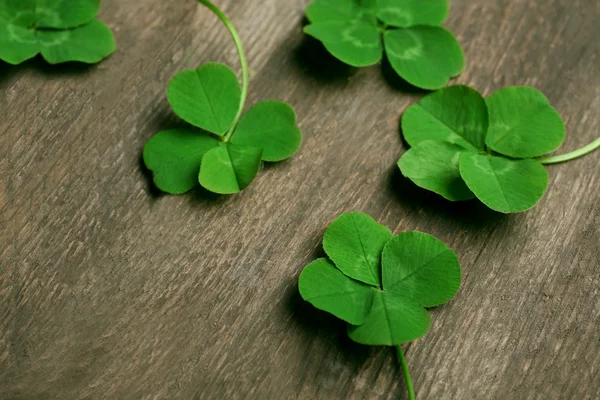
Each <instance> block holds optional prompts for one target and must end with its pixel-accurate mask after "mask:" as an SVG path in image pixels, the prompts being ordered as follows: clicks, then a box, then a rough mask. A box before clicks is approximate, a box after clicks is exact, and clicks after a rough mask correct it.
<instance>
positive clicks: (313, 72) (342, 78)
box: [294, 18, 358, 84]
mask: <svg viewBox="0 0 600 400" xmlns="http://www.w3.org/2000/svg"><path fill="white" fill-rule="evenodd" d="M307 24H308V20H307V19H306V18H304V19H303V20H302V23H301V26H302V27H304V26H305V25H307ZM302 35H303V37H302V40H301V42H300V44H299V45H298V46H297V47H296V48H295V49H294V64H295V65H296V66H297V67H298V68H299V69H300V70H301V71H303V72H305V73H306V74H308V75H310V76H311V77H313V78H314V79H316V80H317V81H319V82H321V83H344V84H346V83H347V82H348V80H349V79H350V78H351V77H352V75H353V74H354V73H356V72H357V70H358V69H357V68H355V67H352V66H350V65H348V64H346V63H343V62H342V61H340V60H338V59H337V58H335V57H334V56H332V55H331V53H329V51H327V49H326V48H325V46H323V43H321V42H320V41H319V40H317V39H315V38H313V37H312V36H309V35H307V34H305V33H303V32H302Z"/></svg>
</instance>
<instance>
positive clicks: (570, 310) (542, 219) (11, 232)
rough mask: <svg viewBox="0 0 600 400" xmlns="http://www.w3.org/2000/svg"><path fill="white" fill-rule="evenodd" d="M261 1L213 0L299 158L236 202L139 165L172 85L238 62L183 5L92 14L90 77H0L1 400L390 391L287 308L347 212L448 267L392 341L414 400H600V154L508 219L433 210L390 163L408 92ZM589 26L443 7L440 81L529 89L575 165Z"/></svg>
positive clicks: (333, 332)
mask: <svg viewBox="0 0 600 400" xmlns="http://www.w3.org/2000/svg"><path fill="white" fill-rule="evenodd" d="M260 3H261V4H260V6H258V5H257V4H256V2H251V1H250V0H236V1H234V0H228V1H225V0H223V1H220V2H219V4H220V5H221V6H222V7H223V8H224V9H225V11H226V12H227V13H228V14H229V15H230V16H231V17H232V19H233V21H234V23H235V24H236V26H237V27H238V28H239V31H240V34H241V36H242V38H243V39H244V41H245V44H246V47H247V52H248V57H249V60H250V64H251V66H252V69H253V79H252V83H251V94H250V98H249V102H250V103H252V102H255V101H259V100H263V99H268V98H277V99H283V100H286V101H288V102H290V103H292V104H293V105H294V107H295V108H296V111H297V113H298V115H299V122H300V124H301V127H302V129H303V131H304V134H305V143H304V146H303V148H302V150H301V152H300V153H299V154H298V155H297V156H295V157H294V158H293V159H291V160H289V161H287V162H284V163H280V164H278V165H276V166H269V167H267V168H265V169H264V170H263V171H262V172H261V174H260V176H259V178H258V179H257V181H256V182H254V183H253V184H252V185H251V186H250V187H249V188H248V189H247V190H246V191H244V192H243V193H241V194H240V195H237V196H233V197H226V198H215V197H211V196H206V195H205V194H203V193H201V192H198V193H196V194H189V195H184V196H179V197H168V196H158V195H156V193H155V191H153V190H152V189H151V186H150V184H149V181H148V179H147V175H146V173H145V172H144V171H143V169H142V168H141V166H140V153H141V149H142V148H143V145H144V143H145V142H146V141H147V140H148V139H149V138H150V137H151V136H152V135H153V134H155V133H156V132H158V131H159V130H160V129H163V128H166V127H169V126H174V125H175V124H178V121H177V120H176V118H174V116H173V115H172V114H171V112H170V110H169V107H168V104H167V102H166V97H165V87H166V84H167V82H168V80H169V79H170V78H171V77H172V76H173V75H174V74H175V73H176V72H177V71H179V70H181V69H183V68H188V67H195V66H197V65H199V64H200V63H202V62H205V61H213V60H214V61H222V62H227V63H229V64H232V65H233V66H237V60H236V54H235V50H234V48H233V45H232V44H231V42H230V40H229V37H228V35H227V32H226V31H225V30H224V29H223V28H222V27H221V26H220V24H219V22H218V21H217V19H216V18H214V17H213V16H212V15H211V14H210V13H209V12H207V11H206V10H205V9H203V8H202V7H200V6H198V5H197V4H195V3H194V2H192V1H189V2H180V3H177V4H175V3H174V2H164V1H158V0H144V1H141V0H131V1H127V2H123V1H117V0H105V1H104V5H103V11H102V14H101V17H102V19H103V20H104V21H106V22H107V23H109V25H110V26H111V27H112V28H113V29H114V30H115V33H116V36H117V40H118V45H119V51H118V52H117V53H116V54H115V55H113V56H112V57H111V58H110V59H108V60H106V61H105V62H103V63H101V64H100V65H98V66H96V67H91V68H81V67H74V66H70V67H68V68H67V69H66V70H65V69H63V68H56V67H48V66H46V65H44V64H43V63H41V62H39V61H33V62H28V63H26V64H25V65H22V66H19V67H8V66H6V65H4V64H0V112H1V113H2V114H1V118H0V154H2V155H3V156H2V158H0V171H1V173H0V226H1V227H2V229H1V230H0V398H2V399H5V398H6V399H32V398H40V399H53V398H57V399H58V398H60V399H87V398H111V399H135V398H144V399H173V398H183V399H189V398H202V399H224V398H227V399H230V398H231V399H250V398H260V399H338V398H339V399H342V398H344V399H346V398H352V399H354V398H357V399H358V398H374V399H392V398H404V397H405V393H404V391H405V390H404V386H403V378H402V375H401V372H400V371H399V367H398V365H397V364H396V361H395V359H394V354H393V352H392V351H391V350H389V349H376V348H366V347H362V346H358V345H355V344H353V343H351V342H350V341H349V340H348V339H347V338H345V336H344V329H343V326H342V325H341V324H339V323H337V322H336V321H334V320H333V319H332V318H330V317H329V316H327V315H325V314H322V313H319V312H316V311H315V310H313V309H312V308H311V307H310V306H308V305H307V304H305V303H303V302H302V301H301V299H299V297H298V295H297V288H296V281H297V277H298V274H299V272H300V271H301V269H302V267H303V266H304V265H305V264H307V263H308V262H310V261H311V260H313V259H314V258H315V256H316V255H318V254H319V252H320V250H319V243H320V240H321V238H322V234H323V231H324V229H325V227H326V225H327V224H328V223H329V222H330V221H331V220H332V219H333V218H335V216H337V215H338V214H339V213H340V212H343V211H348V210H360V211H364V212H367V213H369V214H371V215H372V216H374V217H375V218H376V219H378V220H379V221H380V222H382V223H386V224H387V225H388V226H390V227H391V228H393V229H394V230H395V231H396V232H400V231H403V230H408V229H419V230H423V231H427V232H429V233H431V234H434V235H436V236H438V237H439V238H440V239H442V240H444V241H445V242H446V243H448V244H449V245H450V246H451V247H452V248H453V249H455V250H456V251H457V253H458V254H459V256H460V257H461V260H462V264H463V269H464V284H463V287H462V290H461V292H460V293H459V295H458V296H457V298H456V300H454V301H453V302H451V303H450V304H449V305H447V306H444V307H441V308H439V309H437V310H435V311H433V317H434V325H433V327H432V330H431V332H430V333H429V334H428V335H427V336H426V337H425V338H423V339H421V340H419V341H416V342H414V343H412V344H410V345H409V346H407V356H408V361H409V364H410V367H411V371H412V374H413V379H414V381H415V385H416V390H417V392H418V395H419V398H421V399H507V398H518V399H526V398H527V399H529V398H531V399H537V398H540V399H575V398H577V399H598V398H600V385H599V384H598V383H597V382H598V381H599V378H600V355H599V354H600V320H599V318H600V296H599V289H598V288H599V285H600V254H599V243H600V232H599V229H598V225H599V224H600V205H599V204H600V194H599V192H598V190H597V188H598V186H599V184H600V178H599V177H598V173H597V172H598V157H599V155H598V154H595V155H592V156H588V157H586V158H584V159H581V160H578V161H575V162H572V163H569V164H565V165H561V166H553V167H550V174H551V188H550V190H549V192H548V194H547V195H546V197H545V198H544V200H543V201H542V202H541V203H540V205H539V206H538V207H537V208H536V209H534V210H532V211H530V212H527V213H525V214H520V215H513V216H507V217H506V216H499V215H496V214H494V213H492V212H490V211H488V210H486V209H484V207H482V206H479V205H477V204H476V203H472V202H469V203H464V204H449V203H447V202H444V201H441V200H439V199H438V198H437V197H435V196H433V195H430V194H428V193H424V192H423V191H420V190H418V189H416V188H415V187H414V186H413V185H412V184H410V183H408V182H406V181H405V180H403V179H402V178H401V177H400V174H399V173H398V172H396V167H395V162H396V160H397V158H398V156H399V155H400V154H401V152H402V151H404V150H403V145H402V142H401V140H400V138H399V134H398V117H399V116H400V115H401V112H402V111H403V110H404V109H405V108H406V107H407V106H408V105H409V104H412V103H413V102H414V101H416V100H417V99H418V98H419V97H420V96H421V93H419V92H415V91H407V90H406V88H405V87H404V86H403V85H400V84H398V83H397V82H395V81H394V80H393V79H389V74H382V70H381V68H380V67H373V68H368V69H361V70H349V69H347V68H345V67H343V66H341V65H339V63H336V62H335V61H333V60H331V59H330V58H328V57H327V56H326V54H325V53H324V52H323V51H322V49H320V47H319V46H317V45H315V43H314V42H311V41H310V40H307V39H306V38H305V37H304V35H303V34H302V31H301V26H302V20H303V9H304V7H305V5H306V4H307V1H306V0H289V1H285V2H284V1H276V0H264V1H262V2H260ZM598 20H600V3H598V2H597V1H594V0H545V1H542V0H497V1H486V2H471V1H467V0H454V1H453V6H452V11H451V16H450V19H449V22H448V23H447V26H448V27H450V29H452V30H453V31H454V32H455V33H456V34H457V35H458V37H459V39H460V41H461V42H462V43H463V45H464V48H465V51H466V54H467V56H468V59H469V64H468V69H467V71H466V73H465V74H464V75H463V76H462V77H460V78H459V79H458V80H457V82H461V83H467V84H470V85H473V86H474V87H476V88H478V89H480V90H482V91H483V92H484V93H486V94H488V93H491V92H492V91H493V90H496V89H498V88H500V87H503V86H506V85H525V84H526V85H534V86H536V87H537V88H539V89H540V90H542V91H543V92H544V93H546V94H547V95H548V97H549V98H550V100H551V101H552V103H553V104H554V105H555V106H556V107H557V108H558V109H559V110H560V112H561V114H562V115H563V117H564V118H565V119H566V121H567V126H568V131H569V136H568V139H567V142H566V144H565V149H566V150H568V149H574V148H576V147H578V146H580V145H583V144H585V143H587V142H589V141H591V140H592V139H594V138H595V137H596V136H597V135H598V132H600V117H599V116H598V110H599V109H600V42H599V41H598V37H600V25H599V24H598ZM386 77H387V78H388V79H386Z"/></svg>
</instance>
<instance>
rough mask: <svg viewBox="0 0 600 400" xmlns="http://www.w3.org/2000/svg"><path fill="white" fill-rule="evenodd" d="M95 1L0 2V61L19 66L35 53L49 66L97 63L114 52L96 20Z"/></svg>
mask: <svg viewBox="0 0 600 400" xmlns="http://www.w3.org/2000/svg"><path fill="white" fill-rule="evenodd" d="M99 8H100V2H99V1H98V0H62V1H56V0H0V59H1V60H3V61H5V62H7V63H9V64H20V63H22V62H23V61H25V60H28V59H30V58H32V57H34V56H36V55H37V54H40V53H41V55H42V57H44V59H45V60H46V61H47V62H49V63H50V64H59V63H64V62H68V61H78V62H83V63H88V64H93V63H97V62H99V61H100V60H102V59H103V58H105V57H108V56H109V55H110V54H112V53H113V52H114V51H115V39H114V36H113V34H112V32H111V31H110V29H109V28H108V27H107V26H106V25H105V24H103V23H102V22H100V21H98V20H97V19H96V18H95V17H96V15H97V14H98V11H99Z"/></svg>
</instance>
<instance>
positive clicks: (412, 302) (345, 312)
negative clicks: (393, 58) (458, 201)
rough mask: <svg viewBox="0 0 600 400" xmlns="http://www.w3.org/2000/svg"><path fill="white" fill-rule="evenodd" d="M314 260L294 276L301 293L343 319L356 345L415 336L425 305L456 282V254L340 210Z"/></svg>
mask: <svg viewBox="0 0 600 400" xmlns="http://www.w3.org/2000/svg"><path fill="white" fill-rule="evenodd" d="M323 247H324V248H325V252H326V253H327V255H328V256H329V259H325V258H321V259H318V260H316V261H314V262H312V263H311V264H309V265H308V266H306V267H305V268H304V270H303V271H302V273H301V274H300V278H299V289H300V294H301V296H302V298H303V299H304V300H306V301H308V302H310V303H311V304H312V305H314V306H315V307H316V308H318V309H321V310H324V311H327V312H329V313H331V314H333V315H335V316H336V317H338V318H340V319H342V320H344V321H346V322H348V324H349V326H348V335H349V336H350V338H351V339H352V340H354V341H356V342H358V343H362V344H368V345H386V346H395V345H399V344H401V343H404V342H408V341H411V340H414V339H417V338H419V337H421V336H423V335H424V334H425V333H426V332H427V330H428V329H429V325H430V317H429V314H428V312H427V310H426V308H429V307H434V306H438V305H441V304H444V303H446V302H447V301H449V300H450V299H452V298H453V297H454V295H455V294H456V292H457V291H458V289H459V286H460V282H461V273H460V264H459V261H458V258H457V257H456V254H454V252H453V251H451V250H450V249H449V248H448V247H447V246H446V245H445V244H443V243H442V242H440V241H439V240H438V239H436V238H434V237H432V236H430V235H427V234H425V233H421V232H416V231H411V232H404V233H401V234H399V235H397V236H393V235H392V233H391V232H390V230H389V229H388V228H387V227H385V226H382V225H380V224H378V223H377V222H376V221H374V220H373V219H372V218H371V217H369V216H367V215H365V214H361V213H357V212H352V213H345V214H342V215H340V216H339V217H338V218H337V219H336V220H335V221H334V222H332V223H331V225H330V226H329V227H328V228H327V231H326V233H325V237H324V240H323Z"/></svg>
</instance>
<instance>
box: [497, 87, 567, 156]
mask: <svg viewBox="0 0 600 400" xmlns="http://www.w3.org/2000/svg"><path fill="white" fill-rule="evenodd" d="M486 103H487V106H488V109H489V112H490V127H489V130H488V133H487V137H486V140H485V141H486V144H487V146H488V147H489V148H490V149H492V150H494V151H495V152H498V153H500V154H502V155H505V156H508V157H513V158H533V157H539V156H542V155H544V154H547V153H551V152H553V151H555V150H556V149H558V148H559V147H560V146H561V145H562V143H563V142H564V140H565V135H566V128H565V123H564V122H563V120H562V118H561V116H560V114H559V113H558V112H557V111H556V110H555V109H554V108H553V107H552V106H551V105H550V102H549V101H548V99H547V98H546V96H544V95H543V94H542V93H541V92H540V91H538V90H536V89H534V88H531V87H519V86H512V87H507V88H504V89H501V90H499V91H497V92H496V93H494V94H492V95H491V96H489V97H488V98H487V99H486Z"/></svg>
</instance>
